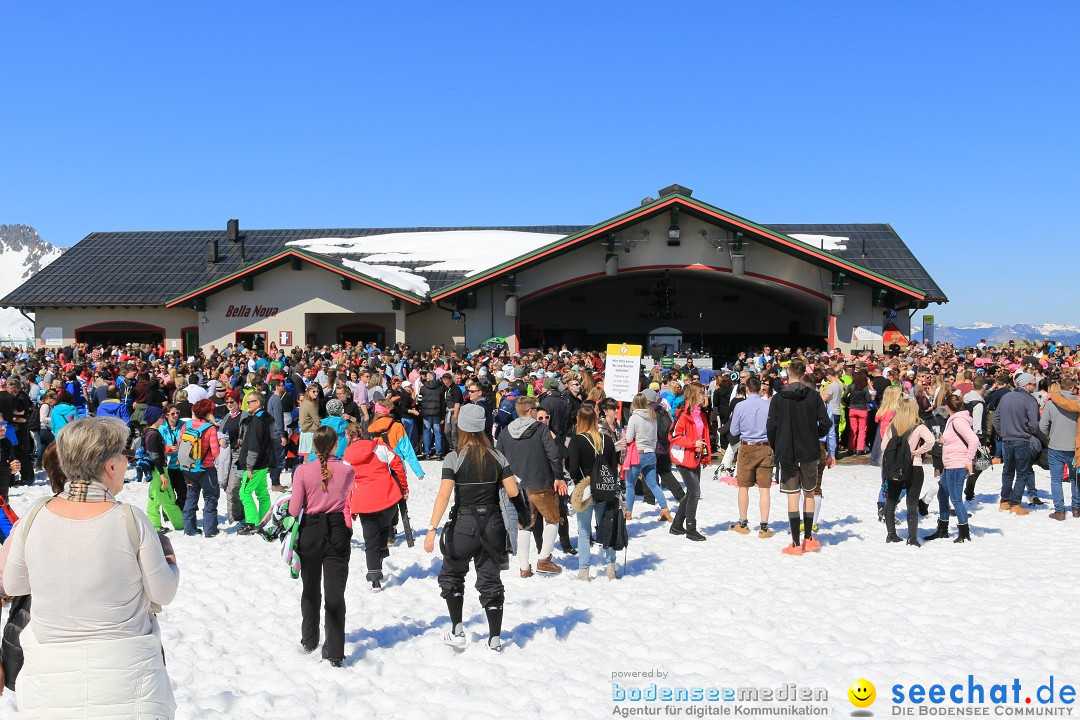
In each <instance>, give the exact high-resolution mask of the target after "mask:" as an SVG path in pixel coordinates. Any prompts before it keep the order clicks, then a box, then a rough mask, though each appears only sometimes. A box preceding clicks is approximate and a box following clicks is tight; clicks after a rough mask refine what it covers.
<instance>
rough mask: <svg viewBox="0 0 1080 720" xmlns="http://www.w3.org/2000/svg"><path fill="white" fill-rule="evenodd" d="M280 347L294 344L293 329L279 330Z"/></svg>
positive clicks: (278, 342)
mask: <svg viewBox="0 0 1080 720" xmlns="http://www.w3.org/2000/svg"><path fill="white" fill-rule="evenodd" d="M277 336H278V341H277V344H278V347H291V346H292V330H279V331H278V334H277Z"/></svg>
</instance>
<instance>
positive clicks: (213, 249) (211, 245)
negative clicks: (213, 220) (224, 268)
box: [206, 238, 218, 266]
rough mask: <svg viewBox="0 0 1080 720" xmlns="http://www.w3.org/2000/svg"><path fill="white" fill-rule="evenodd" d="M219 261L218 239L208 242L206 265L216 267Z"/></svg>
mask: <svg viewBox="0 0 1080 720" xmlns="http://www.w3.org/2000/svg"><path fill="white" fill-rule="evenodd" d="M217 261H218V247H217V238H213V239H210V240H207V241H206V264H207V265H211V266H213V265H216V264H217Z"/></svg>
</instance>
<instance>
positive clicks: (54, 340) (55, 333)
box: [41, 327, 64, 347]
mask: <svg viewBox="0 0 1080 720" xmlns="http://www.w3.org/2000/svg"><path fill="white" fill-rule="evenodd" d="M41 342H42V343H44V344H45V347H60V346H61V345H63V344H64V329H63V328H58V327H44V328H41Z"/></svg>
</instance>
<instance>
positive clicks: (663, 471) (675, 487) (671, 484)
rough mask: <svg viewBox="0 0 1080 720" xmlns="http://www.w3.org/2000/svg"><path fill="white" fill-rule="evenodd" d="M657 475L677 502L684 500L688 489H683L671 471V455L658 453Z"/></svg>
mask: <svg viewBox="0 0 1080 720" xmlns="http://www.w3.org/2000/svg"><path fill="white" fill-rule="evenodd" d="M656 475H657V477H659V478H660V480H662V481H663V483H664V487H666V488H667V489H668V492H670V493H671V496H672V497H673V498H675V502H682V499H683V497H685V496H686V491H685V490H683V489H682V485H680V484H679V481H678V480H677V479H676V478H675V473H673V472H672V471H671V456H670V455H663V454H661V453H656Z"/></svg>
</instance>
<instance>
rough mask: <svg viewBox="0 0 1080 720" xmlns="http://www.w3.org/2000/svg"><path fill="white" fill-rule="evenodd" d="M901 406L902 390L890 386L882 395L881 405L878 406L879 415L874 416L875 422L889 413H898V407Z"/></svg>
mask: <svg viewBox="0 0 1080 720" xmlns="http://www.w3.org/2000/svg"><path fill="white" fill-rule="evenodd" d="M899 404H900V388H899V387H898V386H896V385H890V386H889V387H887V388H885V392H883V393H881V405H879V406H878V411H877V413H875V414H874V419H875V420H880V419H881V416H882V415H884V414H885V413H887V412H893V413H895V412H896V406H897V405H899Z"/></svg>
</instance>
